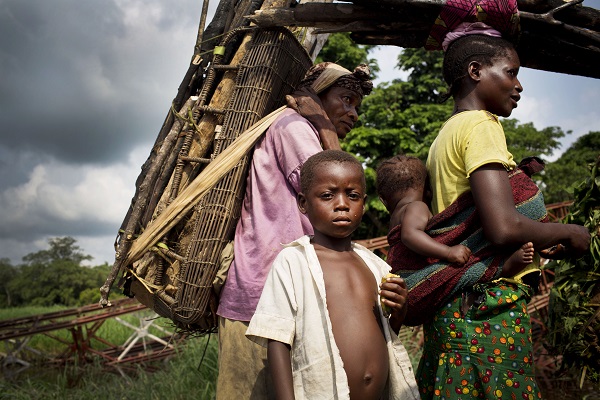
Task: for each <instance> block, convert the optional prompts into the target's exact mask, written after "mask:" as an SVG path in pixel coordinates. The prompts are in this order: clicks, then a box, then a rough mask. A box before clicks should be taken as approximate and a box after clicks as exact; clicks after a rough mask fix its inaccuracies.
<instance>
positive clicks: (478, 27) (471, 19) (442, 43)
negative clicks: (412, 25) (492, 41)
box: [425, 0, 520, 50]
mask: <svg viewBox="0 0 600 400" xmlns="http://www.w3.org/2000/svg"><path fill="white" fill-rule="evenodd" d="M519 32H520V26H519V10H518V9H517V0H446V2H445V4H444V5H443V6H442V11H440V15H439V16H438V17H437V19H436V21H435V24H434V25H433V27H432V28H431V31H430V32H429V37H428V38H427V42H426V43H425V48H426V49H427V50H440V49H443V50H446V49H447V48H448V45H449V44H450V43H451V42H452V41H453V40H456V39H458V38H459V37H462V36H466V35H472V34H479V35H482V34H483V35H490V36H497V37H504V38H505V39H508V40H515V39H516V38H517V37H518V36H519Z"/></svg>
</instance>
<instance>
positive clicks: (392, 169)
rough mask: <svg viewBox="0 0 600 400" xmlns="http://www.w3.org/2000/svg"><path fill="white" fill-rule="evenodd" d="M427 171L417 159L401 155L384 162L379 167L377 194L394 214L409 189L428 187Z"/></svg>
mask: <svg viewBox="0 0 600 400" xmlns="http://www.w3.org/2000/svg"><path fill="white" fill-rule="evenodd" d="M426 184H427V169H426V168H425V164H423V162H422V161H421V160H419V159H418V158H417V157H413V156H407V155H404V154H399V155H397V156H394V157H392V158H390V159H387V160H385V161H383V162H382V163H381V164H379V166H378V167H377V182H376V185H377V194H378V195H379V198H381V201H382V202H383V204H384V205H385V207H386V208H387V209H388V211H389V212H392V211H393V210H394V208H395V207H396V204H397V203H398V201H400V200H401V199H402V197H404V195H405V194H406V191H407V190H408V189H411V188H412V189H421V190H423V191H424V192H425V191H426V189H427V187H426Z"/></svg>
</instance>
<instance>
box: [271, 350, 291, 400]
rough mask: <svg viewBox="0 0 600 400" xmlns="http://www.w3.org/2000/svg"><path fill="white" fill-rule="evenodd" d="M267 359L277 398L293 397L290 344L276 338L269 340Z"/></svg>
mask: <svg viewBox="0 0 600 400" xmlns="http://www.w3.org/2000/svg"><path fill="white" fill-rule="evenodd" d="M267 360H268V361H269V369H270V370H271V377H272V378H273V386H274V387H275V395H276V397H277V399H294V384H293V383H294V379H293V376H292V362H291V358H290V346H289V345H287V344H285V343H282V342H278V341H276V340H269V345H268V347H267Z"/></svg>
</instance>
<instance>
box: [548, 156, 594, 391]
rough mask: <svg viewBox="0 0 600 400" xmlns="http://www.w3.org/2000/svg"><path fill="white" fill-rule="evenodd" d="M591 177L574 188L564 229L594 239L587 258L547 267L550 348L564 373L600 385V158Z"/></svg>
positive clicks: (550, 264)
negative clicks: (571, 226)
mask: <svg viewBox="0 0 600 400" xmlns="http://www.w3.org/2000/svg"><path fill="white" fill-rule="evenodd" d="M596 157H597V159H596V163H595V165H594V166H593V168H592V171H591V175H589V176H588V178H587V179H585V180H584V181H583V182H580V183H579V185H577V186H576V188H575V193H574V195H575V203H574V205H573V207H572V208H571V210H572V212H571V213H570V214H568V215H567V217H566V218H565V222H566V223H575V224H579V225H583V226H585V227H586V228H588V230H589V231H590V233H591V246H590V251H589V253H587V254H585V255H584V256H583V257H581V258H578V259H575V258H567V259H564V260H561V261H554V262H551V263H549V264H548V266H547V268H549V269H553V270H554V272H555V277H556V280H555V282H554V285H553V287H552V291H551V294H550V301H551V303H550V305H551V307H550V309H549V310H550V315H549V328H550V330H551V335H550V347H551V350H552V352H553V353H554V354H561V355H562V356H563V363H564V367H565V368H572V369H575V370H578V371H581V372H582V373H583V374H584V375H586V376H587V377H588V378H589V379H590V380H592V381H594V382H598V381H600V171H599V169H600V157H598V154H597V153H596Z"/></svg>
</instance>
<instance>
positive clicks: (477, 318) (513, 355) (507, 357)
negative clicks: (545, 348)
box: [409, 280, 542, 400]
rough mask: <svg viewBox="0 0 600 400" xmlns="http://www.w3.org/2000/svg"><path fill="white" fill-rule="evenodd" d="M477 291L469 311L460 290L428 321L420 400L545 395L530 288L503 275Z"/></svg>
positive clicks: (420, 372)
mask: <svg viewBox="0 0 600 400" xmlns="http://www.w3.org/2000/svg"><path fill="white" fill-rule="evenodd" d="M472 293H474V294H475V295H476V296H477V300H475V303H474V304H473V305H472V306H471V307H470V308H469V309H468V310H467V311H466V313H464V314H463V311H462V310H461V309H462V302H463V296H462V295H457V296H454V297H453V298H452V299H450V301H448V302H447V303H446V304H445V305H444V306H443V307H441V308H440V309H438V310H437V312H436V313H435V315H434V316H433V321H432V322H430V323H427V324H425V325H423V335H424V340H425V344H424V347H423V355H422V357H421V361H420V363H419V367H418V369H417V372H416V374H415V376H416V378H417V384H418V386H419V392H420V394H421V399H422V400H429V399H436V400H442V399H444V400H450V399H463V400H465V399H511V400H513V399H526V400H533V399H541V398H542V395H541V393H540V391H539V388H538V386H537V385H536V383H535V374H534V370H533V347H532V341H531V319H530V318H529V315H528V314H527V303H528V301H529V298H530V296H531V289H530V288H529V287H527V286H523V285H519V284H516V283H512V282H507V281H504V280H499V281H496V282H491V283H487V284H486V283H484V284H478V285H475V286H474V288H473V292H472ZM409 297H410V296H409Z"/></svg>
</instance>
